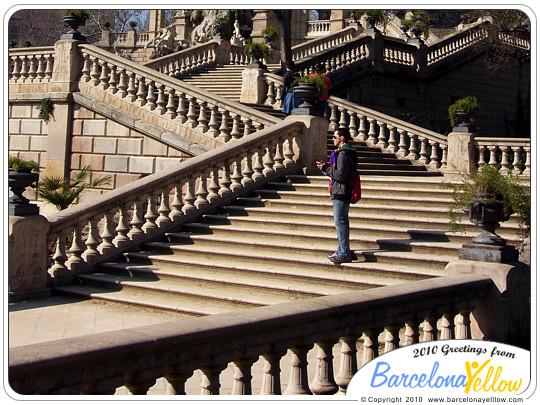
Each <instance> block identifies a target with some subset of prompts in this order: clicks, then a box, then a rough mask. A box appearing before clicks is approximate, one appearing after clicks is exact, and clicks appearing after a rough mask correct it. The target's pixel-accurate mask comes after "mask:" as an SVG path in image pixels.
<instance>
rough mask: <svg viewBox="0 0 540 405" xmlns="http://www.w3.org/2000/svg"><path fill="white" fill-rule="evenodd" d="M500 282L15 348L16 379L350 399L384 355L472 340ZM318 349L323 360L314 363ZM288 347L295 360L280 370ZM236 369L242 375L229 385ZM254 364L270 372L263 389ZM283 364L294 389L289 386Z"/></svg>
mask: <svg viewBox="0 0 540 405" xmlns="http://www.w3.org/2000/svg"><path fill="white" fill-rule="evenodd" d="M492 285H493V284H492V281H491V279H490V278H489V277H485V276H478V275H465V274H462V275H457V276H445V277H438V278H433V279H428V280H422V281H415V282H410V283H402V284H399V285H395V286H388V287H381V288H376V289H370V290H365V291H362V292H361V293H358V292H354V293H346V294H340V295H332V296H327V297H318V298H312V299H307V300H302V301H301V302H289V303H284V304H278V305H272V306H267V307H259V308H253V309H248V310H242V311H238V312H229V313H224V314H219V315H210V316H205V317H201V318H196V319H185V320H181V321H175V322H170V323H165V324H161V325H159V327H158V328H156V326H155V325H152V326H146V327H139V328H134V329H126V330H120V331H115V332H107V333H101V334H98V335H89V336H84V337H77V338H70V339H64V340H61V341H53V342H46V343H38V344H34V345H29V346H23V347H16V348H12V349H11V350H10V356H9V383H10V386H11V388H12V389H13V390H14V391H15V392H17V393H19V394H23V395H29V394H49V395H50V394H76V395H78V394H94V395H99V394H114V393H115V391H116V389H117V388H119V387H122V386H125V387H127V389H128V390H129V393H131V394H133V395H145V394H147V393H148V390H149V388H151V387H152V386H153V385H154V384H155V382H156V379H158V378H162V377H164V379H165V384H166V393H167V394H169V395H183V394H186V389H185V382H186V380H187V379H188V378H190V377H191V376H192V375H193V373H194V372H195V371H197V370H200V371H199V373H200V375H201V385H200V387H201V389H200V394H201V395H218V394H220V392H221V391H220V388H221V387H222V384H223V385H224V386H225V385H227V386H228V387H229V386H231V393H232V394H233V395H252V394H259V393H260V394H261V395H279V394H284V395H306V394H308V395H309V394H317V395H332V394H336V393H338V394H343V393H345V391H346V389H347V386H348V384H349V382H350V380H351V378H352V377H353V375H354V374H355V372H356V371H357V370H358V368H359V366H361V365H364V364H366V363H367V362H369V361H371V360H373V359H375V358H376V357H377V356H378V355H379V354H380V353H385V352H389V351H391V350H393V349H395V348H398V347H400V346H405V345H410V344H414V343H418V342H426V341H433V340H438V339H441V340H442V339H470V338H471V333H472V332H471V321H472V318H473V317H474V314H475V312H474V310H475V307H476V306H477V305H479V304H481V303H482V302H483V301H484V299H483V297H486V296H487V295H488V291H490V289H491V288H492ZM471 313H472V316H471ZM334 347H336V349H338V350H339V354H338V355H337V356H335V357H336V358H334V354H333V349H334ZM312 348H314V350H316V351H317V353H316V357H315V359H314V361H315V362H316V364H312V365H310V364H309V362H308V356H307V354H308V351H310V349H312ZM287 351H289V353H290V356H289V357H290V359H291V361H290V364H288V365H285V364H283V365H282V364H280V363H281V359H282V357H283V356H284V355H285V354H286V353H287ZM289 357H288V358H289ZM311 357H312V356H310V358H311ZM357 359H359V360H357ZM231 363H232V366H233V368H234V374H233V376H232V379H231V380H227V381H224V378H223V375H224V373H223V370H225V369H226V368H227V367H228V366H229V364H231ZM334 363H335V365H334ZM254 364H255V365H256V366H257V367H258V366H259V365H261V366H262V377H261V381H260V383H259V381H257V385H256V384H255V383H254V382H253V375H254V373H255V372H257V370H255V366H254ZM282 367H283V368H285V369H286V371H289V373H288V374H289V379H288V383H287V382H286V381H281V376H282V373H281V368H282ZM308 369H309V370H315V371H314V373H313V374H312V375H310V372H308ZM259 384H260V385H259ZM282 386H283V387H284V388H285V389H283V390H282ZM187 394H192V393H191V392H188V393H187Z"/></svg>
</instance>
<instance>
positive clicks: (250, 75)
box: [240, 67, 268, 104]
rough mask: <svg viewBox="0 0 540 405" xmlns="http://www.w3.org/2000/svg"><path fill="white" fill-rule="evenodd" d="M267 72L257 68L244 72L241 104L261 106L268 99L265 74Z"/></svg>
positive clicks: (247, 69) (249, 68)
mask: <svg viewBox="0 0 540 405" xmlns="http://www.w3.org/2000/svg"><path fill="white" fill-rule="evenodd" d="M265 71H266V70H265V69H261V68H256V67H247V68H245V69H244V70H243V71H242V92H241V93H240V102H241V103H248V104H261V103H264V100H265V99H266V93H267V91H268V88H267V86H266V82H265V81H264V78H263V74H264V72H265Z"/></svg>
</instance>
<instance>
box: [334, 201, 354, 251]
mask: <svg viewBox="0 0 540 405" xmlns="http://www.w3.org/2000/svg"><path fill="white" fill-rule="evenodd" d="M333 201H334V203H333V208H334V224H335V226H336V230H337V239H338V249H337V250H336V255H338V256H345V257H350V256H351V249H350V247H349V206H350V202H349V201H343V200H333Z"/></svg>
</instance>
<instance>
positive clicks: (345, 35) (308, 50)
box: [291, 21, 358, 61]
mask: <svg viewBox="0 0 540 405" xmlns="http://www.w3.org/2000/svg"><path fill="white" fill-rule="evenodd" d="M311 23H323V22H318V21H312V22H311ZM315 26H319V28H320V31H321V32H323V29H325V30H326V29H327V31H324V34H325V36H324V37H323V38H316V39H312V40H310V41H306V42H303V43H301V44H298V45H295V46H293V47H292V49H291V51H292V57H293V60H295V61H298V60H300V59H304V58H307V57H308V56H312V55H314V54H316V53H319V52H322V51H324V50H326V49H329V48H332V47H334V46H339V45H341V44H342V43H343V42H345V41H349V40H351V39H352V38H354V37H355V36H357V35H358V30H357V29H356V28H355V27H347V28H344V29H342V30H339V31H337V32H335V33H333V34H329V31H330V22H329V21H328V24H327V25H326V24H323V25H316V24H310V25H309V27H315ZM309 34H310V32H309V31H308V35H309Z"/></svg>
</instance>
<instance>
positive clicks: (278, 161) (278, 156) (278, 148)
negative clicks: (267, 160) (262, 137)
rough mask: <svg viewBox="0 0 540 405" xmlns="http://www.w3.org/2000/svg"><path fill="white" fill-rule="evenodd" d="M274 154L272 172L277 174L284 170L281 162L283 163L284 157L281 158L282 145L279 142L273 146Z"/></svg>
mask: <svg viewBox="0 0 540 405" xmlns="http://www.w3.org/2000/svg"><path fill="white" fill-rule="evenodd" d="M275 150H276V154H275V155H274V167H273V169H274V172H276V173H279V172H281V171H283V169H285V165H284V164H283V162H284V161H285V157H284V156H283V144H282V143H281V141H277V142H276V146H275Z"/></svg>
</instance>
